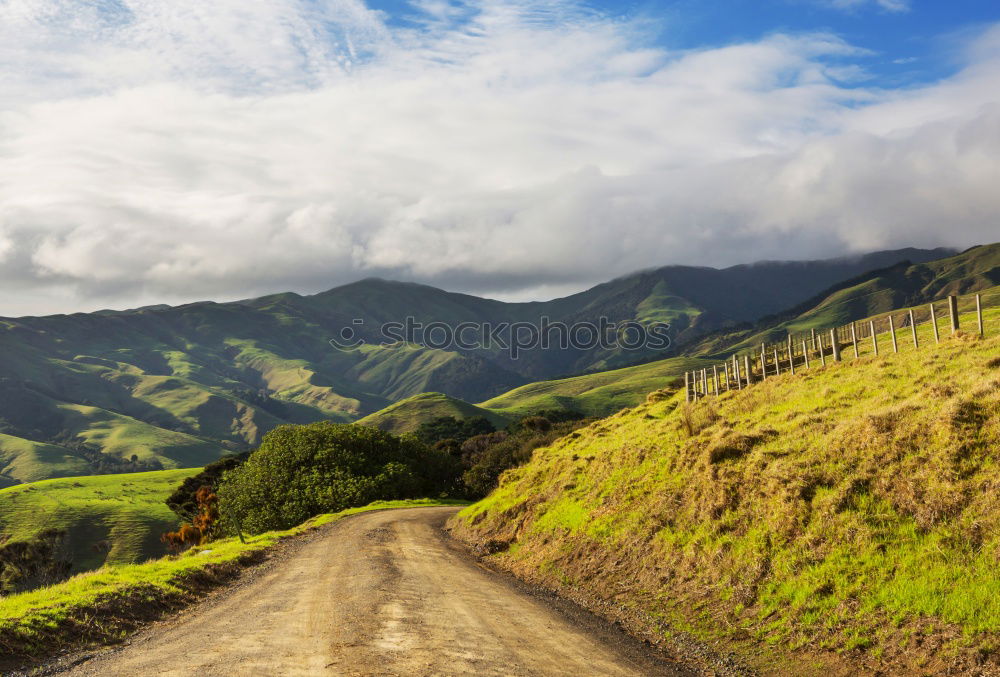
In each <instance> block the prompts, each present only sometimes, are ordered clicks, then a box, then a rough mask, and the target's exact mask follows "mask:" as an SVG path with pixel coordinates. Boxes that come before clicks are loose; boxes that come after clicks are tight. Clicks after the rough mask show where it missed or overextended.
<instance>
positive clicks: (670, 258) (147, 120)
mask: <svg viewBox="0 0 1000 677" xmlns="http://www.w3.org/2000/svg"><path fill="white" fill-rule="evenodd" d="M998 186H1000V5H997V4H996V3H992V2H985V1H982V0H979V1H976V2H972V1H970V0H951V1H949V2H944V1H930V0H753V1H751V0H719V1H717V2H708V1H707V0H675V1H671V0H661V1H659V2H636V1H631V0H622V1H612V0H592V1H591V2H580V1H576V0H547V1H545V2H538V1H531V0H478V1H469V2H464V1H462V0H412V1H406V0H370V2H368V3H366V2H364V1H362V0H257V1H255V2H252V3H248V2H246V1H245V0H214V1H213V2H210V3H206V2H204V0H170V1H167V0H0V315H4V316H18V315H29V314H30V315H39V314H48V313H61V312H77V311H89V310H95V309H99V308H128V307H136V306H140V305H146V304H152V303H182V302H189V301H195V300H202V299H214V300H230V299H239V298H248V297H253V296H257V295H261V294H266V293H272V292H278V291H297V292H300V293H314V292H317V291H321V290H325V289H328V288H331V287H334V286H337V285H339V284H344V283H347V282H351V281H354V280H357V279H360V278H364V277H384V278H392V279H400V280H410V281H416V282H422V283H426V284H431V285H435V286H439V287H443V288H445V289H449V290H453V291H462V292H468V293H473V294H478V295H483V296H490V297H495V298H502V299H508V300H527V299H542V298H551V297H555V296H560V295H564V294H567V293H572V292H575V291H579V290H581V289H584V288H586V287H589V286H592V285H593V284H596V283H599V282H602V281H605V280H608V279H611V278H614V277H616V276H619V275H623V274H627V273H629V272H632V271H635V270H639V269H643V268H649V267H654V266H661V265H670V264H685V265H709V266H727V265H733V264H737V263H747V262H752V261H756V260H764V259H812V258H828V257H835V256H848V255H853V254H857V253H861V252H867V251H872V250H876V249H885V248H895V247H907V246H916V247H935V246H953V247H959V248H964V247H968V246H971V245H974V244H981V243H989V242H994V241H997V240H1000V190H998V189H997V187H998Z"/></svg>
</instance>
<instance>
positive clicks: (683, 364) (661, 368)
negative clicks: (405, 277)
mask: <svg viewBox="0 0 1000 677" xmlns="http://www.w3.org/2000/svg"><path fill="white" fill-rule="evenodd" d="M708 364H710V363H709V362H707V361H704V360H701V359H698V358H670V359H666V360H657V361H656V362H650V363H649V364H641V365H638V366H635V367H625V368H622V369H612V370H609V371H602V372H597V373H594V374H584V375H583V376H573V377H571V378H564V379H556V380H553V381H539V382H537V383H529V384H528V385H525V386H521V387H519V388H514V389H513V390H510V391H508V392H506V393H504V394H503V395H499V396H497V397H494V398H493V399H490V400H487V401H486V402H481V403H480V404H470V403H468V402H463V401H462V400H459V399H457V398H454V397H449V396H447V395H444V394H442V393H423V394H420V395H416V396H415V397H410V398H408V399H405V400H401V401H399V402H396V403H395V404H391V405H389V406H388V407H386V408H385V409H381V410H379V411H377V412H375V413H373V414H369V415H368V416H365V417H364V418H362V419H360V420H359V421H358V423H361V424H364V425H372V426H376V427H378V428H382V429H383V430H388V431H390V432H395V433H400V432H410V431H413V430H416V429H417V428H418V427H419V426H420V424H421V423H426V422H428V421H432V420H434V419H435V418H438V417H441V416H452V417H454V418H457V419H463V418H471V417H473V416H485V417H486V418H487V419H489V420H490V422H491V423H493V425H494V426H496V427H497V428H498V429H499V428H503V427H505V426H506V425H507V424H508V423H510V422H511V421H513V420H516V419H519V418H521V417H522V416H526V415H528V414H532V413H534V412H538V411H544V410H552V409H564V410H570V411H577V412H580V413H581V414H584V415H586V416H588V417H590V416H593V417H600V416H608V415H609V414H613V413H615V412H616V411H618V410H620V409H623V408H625V407H634V406H635V405H637V404H639V403H640V402H642V401H643V400H644V399H645V398H646V394H647V393H649V392H650V391H653V390H657V389H660V388H665V387H668V386H675V385H677V383H678V382H679V379H681V378H683V374H684V372H685V371H687V370H691V369H697V368H699V367H701V366H702V365H708Z"/></svg>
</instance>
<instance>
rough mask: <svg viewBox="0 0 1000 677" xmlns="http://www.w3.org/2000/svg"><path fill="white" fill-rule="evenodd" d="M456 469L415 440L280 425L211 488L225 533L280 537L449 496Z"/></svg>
mask: <svg viewBox="0 0 1000 677" xmlns="http://www.w3.org/2000/svg"><path fill="white" fill-rule="evenodd" d="M458 473H459V469H458V466H457V461H456V460H455V459H453V458H452V457H451V456H450V455H449V454H447V453H446V452H443V451H439V450H435V449H433V448H431V447H429V446H427V445H426V444H424V443H423V442H421V441H420V440H418V439H417V438H416V437H413V436H403V437H398V436H396V435H393V434H391V433H387V432H384V431H382V430H378V429H377V428H371V427H367V426H359V425H351V424H338V423H329V422H323V423H313V424H309V425H285V426H280V427H278V428H275V429H274V430H272V431H271V432H270V433H268V434H267V435H266V436H265V437H264V441H263V443H262V444H261V446H260V449H258V450H257V451H255V452H254V453H253V454H251V455H250V458H249V459H247V461H246V463H244V464H243V465H241V466H239V467H237V468H235V469H233V470H230V471H229V472H227V473H226V474H225V476H224V478H223V481H222V483H221V484H220V485H219V489H218V496H219V511H220V513H221V516H222V520H223V522H224V524H225V527H226V528H227V529H228V530H230V531H234V530H237V529H239V530H242V531H245V532H249V533H260V532H263V531H268V530H271V529H288V528H291V527H293V526H296V525H298V524H301V523H302V522H304V521H305V520H307V519H309V518H310V517H313V516H315V515H319V514H321V513H327V512H337V511H340V510H343V509H345V508H350V507H354V506H360V505H365V504H367V503H370V502H372V501H376V500H388V499H400V498H417V497H427V496H441V495H455V494H456V493H457V487H456V480H457V476H458Z"/></svg>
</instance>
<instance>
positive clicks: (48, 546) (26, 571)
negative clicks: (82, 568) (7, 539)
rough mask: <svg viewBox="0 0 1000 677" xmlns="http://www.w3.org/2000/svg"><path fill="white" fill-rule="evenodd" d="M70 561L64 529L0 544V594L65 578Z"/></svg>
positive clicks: (69, 567)
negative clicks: (25, 539)
mask: <svg viewBox="0 0 1000 677" xmlns="http://www.w3.org/2000/svg"><path fill="white" fill-rule="evenodd" d="M72 566H73V562H72V560H71V559H70V558H69V555H68V548H67V546H66V530H65V529H47V530H45V531H43V532H42V533H40V534H38V535H37V536H35V537H34V538H33V539H31V540H28V541H16V542H13V543H4V544H2V545H0V594H13V593H16V592H24V591H25V590H34V589H35V588H41V587H44V586H46V585H53V584H55V583H58V582H60V581H63V580H65V579H67V578H69V573H70V570H71V569H72Z"/></svg>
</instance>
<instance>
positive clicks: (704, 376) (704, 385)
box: [701, 369, 708, 397]
mask: <svg viewBox="0 0 1000 677" xmlns="http://www.w3.org/2000/svg"><path fill="white" fill-rule="evenodd" d="M701 395H702V397H708V369H702V370H701Z"/></svg>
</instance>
